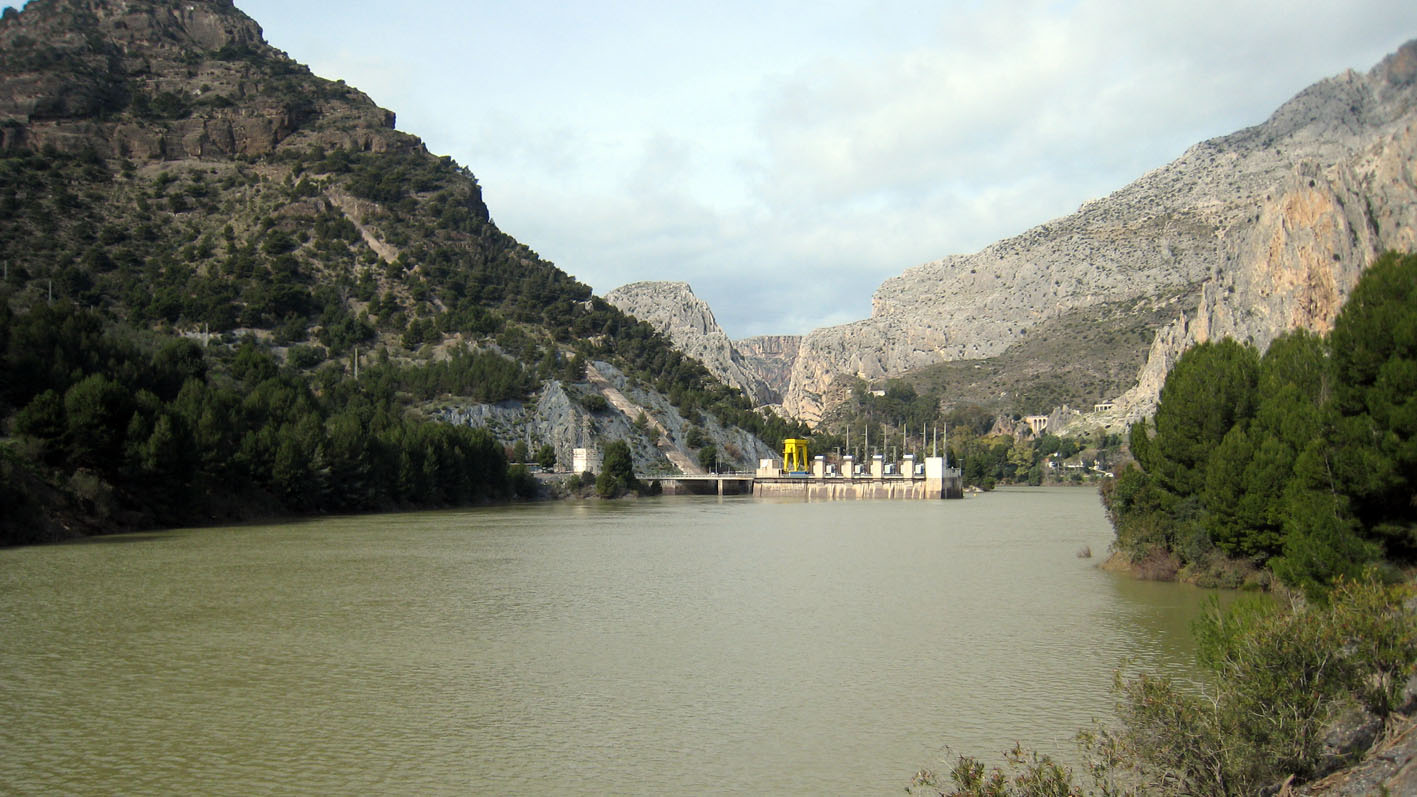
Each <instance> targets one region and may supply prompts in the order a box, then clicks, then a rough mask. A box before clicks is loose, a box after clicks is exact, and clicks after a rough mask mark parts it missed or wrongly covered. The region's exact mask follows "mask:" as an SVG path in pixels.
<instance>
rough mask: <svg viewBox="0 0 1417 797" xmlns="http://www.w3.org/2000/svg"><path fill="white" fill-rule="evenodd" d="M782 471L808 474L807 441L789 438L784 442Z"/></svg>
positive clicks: (799, 438)
mask: <svg viewBox="0 0 1417 797" xmlns="http://www.w3.org/2000/svg"><path fill="white" fill-rule="evenodd" d="M782 469H783V470H784V471H786V472H788V473H806V472H807V441H806V439H805V438H801V437H789V438H787V439H786V440H783V441H782Z"/></svg>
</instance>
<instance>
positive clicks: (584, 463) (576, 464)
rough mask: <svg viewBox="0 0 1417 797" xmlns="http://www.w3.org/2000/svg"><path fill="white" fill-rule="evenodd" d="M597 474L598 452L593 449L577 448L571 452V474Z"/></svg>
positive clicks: (598, 469) (598, 470)
mask: <svg viewBox="0 0 1417 797" xmlns="http://www.w3.org/2000/svg"><path fill="white" fill-rule="evenodd" d="M587 471H589V472H590V473H599V472H600V451H599V450H597V449H594V448H577V449H575V450H574V451H572V452H571V472H572V473H586V472H587Z"/></svg>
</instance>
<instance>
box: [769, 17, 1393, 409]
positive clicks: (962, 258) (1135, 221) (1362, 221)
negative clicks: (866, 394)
mask: <svg viewBox="0 0 1417 797" xmlns="http://www.w3.org/2000/svg"><path fill="white" fill-rule="evenodd" d="M1414 76H1417V42H1412V43H1409V44H1407V45H1404V46H1403V48H1402V49H1401V50H1399V51H1398V52H1397V53H1395V54H1394V55H1392V56H1389V57H1388V58H1387V59H1385V60H1384V61H1383V62H1382V63H1381V64H1379V65H1378V66H1376V67H1374V68H1373V69H1372V70H1371V71H1370V72H1368V73H1367V74H1359V73H1356V72H1352V71H1349V72H1346V73H1344V74H1342V75H1339V76H1337V77H1333V78H1329V79H1327V80H1323V81H1320V82H1319V83H1317V84H1315V85H1313V86H1311V87H1310V88H1308V89H1306V90H1305V91H1303V92H1301V93H1300V94H1299V95H1297V96H1296V97H1294V99H1292V100H1290V101H1289V102H1288V103H1286V104H1285V105H1284V106H1283V107H1281V108H1280V109H1279V110H1277V111H1276V112H1275V113H1274V115H1273V116H1271V117H1270V119H1269V120H1267V121H1266V122H1265V123H1263V124H1261V125H1257V126H1255V127H1252V128H1248V129H1246V130H1242V131H1240V132H1238V133H1234V134H1232V135H1229V136H1225V137H1222V138H1217V139H1213V140H1210V141H1206V142H1202V143H1200V144H1197V145H1196V146H1194V147H1192V148H1191V149H1190V150H1188V151H1187V152H1186V153H1185V154H1184V155H1182V156H1181V157H1180V158H1178V159H1177V160H1176V161H1174V162H1172V163H1171V164H1168V165H1167V166H1164V167H1162V168H1160V169H1157V170H1155V171H1153V172H1151V173H1149V174H1146V175H1144V176H1143V177H1141V178H1140V179H1139V180H1137V181H1136V182H1134V183H1132V184H1131V185H1128V186H1126V187H1125V188H1122V189H1121V190H1119V191H1117V192H1116V193H1114V194H1112V195H1110V196H1108V197H1106V198H1104V199H1100V200H1096V201H1093V202H1089V203H1087V204H1085V205H1083V206H1082V207H1081V208H1079V209H1078V211H1077V212H1075V213H1073V214H1072V215H1070V216H1066V217H1064V218H1061V219H1056V220H1054V221H1050V222H1048V223H1047V224H1043V225H1040V226H1038V227H1035V228H1033V229H1031V230H1029V231H1027V232H1025V233H1023V234H1022V235H1019V236H1016V237H1014V238H1009V239H1007V240H1004V241H1000V242H998V243H995V244H993V245H991V246H989V247H986V248H985V249H983V250H981V251H980V252H977V253H975V254H973V255H956V256H950V257H946V258H943V259H941V260H937V261H934V262H932V263H926V264H924V265H921V266H917V267H915V268H912V269H909V270H907V271H906V272H905V273H904V274H902V275H900V276H899V277H895V278H892V279H890V280H887V281H886V282H885V283H883V284H882V285H881V287H880V288H879V289H878V290H877V291H876V294H875V296H874V298H873V302H872V315H871V317H870V318H869V319H865V320H863V321H858V322H855V323H851V324H847V325H844V326H839V327H831V328H827V329H820V330H816V331H814V332H812V333H810V334H809V335H807V337H806V338H805V339H804V340H803V342H802V348H801V352H800V354H799V356H798V359H797V362H796V365H795V366H794V368H793V373H792V379H791V384H790V386H789V388H788V391H787V394H786V396H785V397H784V404H785V406H786V408H787V410H788V411H789V412H791V413H793V414H794V415H797V416H799V417H802V418H804V419H806V420H808V421H811V422H815V421H816V420H818V419H820V417H821V414H822V412H823V410H824V409H825V407H826V406H827V405H828V404H829V403H830V400H831V392H832V387H831V386H832V384H833V382H834V381H836V380H840V379H842V378H843V377H845V378H854V377H863V378H867V379H875V378H880V377H883V376H894V375H899V374H902V373H905V372H909V371H914V370H918V369H920V368H923V367H926V366H931V365H936V364H939V363H942V362H948V361H957V360H984V359H989V358H996V357H999V356H1000V355H1002V354H1003V353H1004V352H1006V351H1008V350H1009V349H1010V348H1012V347H1015V346H1017V345H1019V344H1020V343H1022V342H1023V341H1024V340H1025V339H1027V338H1028V336H1030V335H1033V334H1034V333H1035V332H1037V333H1040V334H1049V333H1048V329H1049V327H1048V326H1047V323H1046V322H1048V321H1049V320H1050V319H1054V318H1057V317H1060V316H1063V315H1066V314H1070V313H1077V312H1080V311H1081V312H1087V311H1089V310H1090V309H1091V308H1097V307H1102V306H1104V305H1108V304H1116V303H1118V302H1128V301H1133V302H1137V303H1138V306H1141V305H1142V304H1145V303H1146V302H1148V301H1150V302H1151V303H1153V304H1154V303H1155V302H1156V301H1157V300H1159V299H1160V298H1161V297H1164V296H1171V295H1177V294H1179V295H1181V296H1183V301H1182V302H1181V304H1182V305H1183V306H1185V307H1188V308H1196V310H1195V312H1194V313H1190V314H1188V315H1186V316H1182V317H1179V318H1177V319H1176V320H1175V322H1173V323H1172V324H1170V325H1164V326H1163V327H1162V328H1154V329H1156V340H1155V342H1154V343H1153V345H1152V350H1151V352H1150V356H1149V358H1148V362H1147V365H1146V366H1145V367H1144V368H1143V369H1142V372H1141V374H1140V375H1139V377H1138V381H1137V382H1135V383H1132V384H1116V385H1113V386H1112V388H1113V392H1112V393H1111V394H1110V395H1106V396H1096V397H1094V398H1095V400H1098V401H1100V400H1101V399H1103V398H1115V397H1117V396H1119V395H1121V394H1123V393H1124V392H1125V393H1126V395H1125V396H1124V397H1123V398H1122V399H1120V400H1119V401H1118V402H1117V404H1118V410H1116V411H1115V414H1117V415H1118V416H1122V415H1129V414H1130V415H1135V414H1139V413H1144V412H1146V411H1149V409H1150V407H1151V406H1152V405H1153V404H1154V401H1155V396H1156V392H1157V390H1158V389H1159V387H1160V380H1161V379H1164V375H1165V371H1166V369H1167V368H1169V366H1170V363H1171V362H1173V361H1174V359H1175V357H1176V356H1179V353H1180V351H1182V350H1184V348H1185V347H1186V346H1189V345H1191V344H1192V343H1194V342H1195V341H1197V340H1205V339H1207V338H1208V337H1210V336H1216V335H1221V334H1230V335H1234V336H1237V337H1241V338H1243V339H1246V340H1253V341H1255V342H1256V343H1258V344H1260V345H1267V344H1268V342H1269V341H1270V340H1272V339H1273V338H1274V337H1275V336H1276V335H1277V334H1279V333H1280V332H1282V331H1284V330H1285V329H1288V328H1292V327H1293V326H1300V325H1302V326H1313V327H1314V328H1318V329H1323V328H1325V326H1324V325H1325V324H1331V323H1332V318H1333V313H1334V312H1336V310H1337V308H1338V306H1339V305H1340V304H1341V303H1342V300H1343V298H1344V297H1345V296H1346V295H1347V291H1348V290H1349V289H1350V288H1351V287H1352V284H1353V282H1354V281H1356V278H1357V275H1358V274H1359V273H1361V271H1362V269H1363V268H1364V267H1366V266H1367V264H1368V263H1370V262H1371V261H1372V260H1373V259H1374V257H1375V256H1376V254H1377V253H1378V252H1380V251H1381V250H1383V249H1386V248H1389V247H1395V248H1411V247H1412V246H1413V243H1414V236H1417V233H1414V229H1417V227H1414V218H1413V217H1414V214H1417V210H1414V208H1417V190H1414V182H1413V179H1412V177H1413V166H1412V164H1413V153H1414V149H1413V125H1414V124H1417V85H1414V83H1417V78H1414ZM1311 181H1312V182H1311ZM1124 322H1125V319H1121V320H1119V321H1118V323H1119V324H1122V323H1124ZM1054 328H1055V329H1057V328H1058V327H1057V325H1054ZM1029 342H1030V343H1035V344H1036V343H1037V341H1035V340H1030V341H1029ZM1129 388H1131V389H1130V390H1129Z"/></svg>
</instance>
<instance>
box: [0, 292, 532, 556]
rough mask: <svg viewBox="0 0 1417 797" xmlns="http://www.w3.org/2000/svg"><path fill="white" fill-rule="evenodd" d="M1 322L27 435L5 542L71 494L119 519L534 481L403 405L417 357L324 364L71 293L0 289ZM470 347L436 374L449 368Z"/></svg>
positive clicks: (484, 491) (9, 454)
mask: <svg viewBox="0 0 1417 797" xmlns="http://www.w3.org/2000/svg"><path fill="white" fill-rule="evenodd" d="M0 322H3V323H0V336H2V337H0V353H3V369H0V370H3V373H4V374H5V376H6V378H5V381H4V383H3V385H0V400H3V406H4V407H5V408H6V409H7V412H8V411H10V410H13V417H12V419H11V431H12V432H13V435H14V436H13V439H11V440H10V441H9V443H8V444H7V445H5V446H4V447H3V449H0V450H3V454H4V456H3V459H0V465H2V466H3V469H4V474H3V475H4V479H3V486H0V489H3V490H4V493H5V494H4V495H3V496H0V498H3V503H4V505H5V508H6V509H5V514H4V517H3V522H0V544H16V543H25V542H35V541H39V540H41V539H44V538H45V535H47V534H50V533H52V529H47V528H46V525H47V524H46V516H47V515H48V513H51V512H53V511H54V510H55V509H56V507H63V506H66V505H67V506H68V511H69V513H70V514H71V515H72V516H73V517H72V519H74V520H77V521H86V522H88V523H90V524H93V525H94V526H95V527H96V528H101V529H105V530H107V529H111V528H112V527H114V526H117V527H129V528H133V527H142V526H151V525H170V524H182V523H193V522H203V521H208V520H210V519H212V518H223V517H240V516H243V515H245V514H274V513H280V512H288V513H305V512H352V511H366V510H374V509H384V508H393V507H415V506H418V507H421V506H441V505H452V504H463V503H467V502H472V501H480V500H486V499H495V498H505V497H509V496H510V495H512V494H513V493H514V492H519V493H523V494H524V493H525V492H526V489H527V485H526V484H525V478H524V477H522V476H521V474H518V473H515V472H512V471H511V470H510V469H509V467H508V463H507V460H506V456H505V454H504V452H503V449H502V446H501V445H500V444H499V443H498V442H497V441H496V440H495V439H494V438H493V437H492V436H491V435H490V434H489V433H488V432H487V431H485V430H480V429H471V428H467V427H459V426H452V425H449V424H442V423H435V422H432V421H427V420H424V419H421V418H418V417H415V416H413V415H410V414H409V413H408V412H407V411H406V410H405V408H404V404H403V403H402V402H401V401H400V400H399V398H398V396H397V392H398V391H399V390H400V389H404V388H407V387H408V386H409V382H410V381H413V380H414V379H415V375H414V374H413V372H412V371H410V370H409V369H407V368H394V367H392V366H378V365H376V366H374V367H372V368H371V369H369V371H368V372H367V373H368V376H365V374H361V376H360V378H359V379H358V380H355V379H353V378H350V377H348V376H346V374H345V373H344V372H343V371H342V370H341V369H334V368H327V369H322V370H320V371H318V372H316V373H315V374H313V375H311V374H306V373H304V372H301V371H299V370H297V369H294V368H291V367H289V366H283V365H281V364H280V363H278V362H277V361H276V359H275V357H273V356H272V355H271V354H270V353H269V352H268V351H265V350H264V349H262V348H260V347H259V346H257V345H256V344H255V343H253V342H251V341H246V342H244V343H242V344H241V345H239V346H237V347H233V348H230V349H228V348H226V347H221V348H219V349H216V350H212V351H208V350H206V349H204V348H202V347H201V346H200V345H198V344H197V343H196V342H194V341H191V340H188V339H182V338H177V339H173V338H161V337H157V336H146V335H142V334H139V333H136V332H133V331H131V330H126V329H125V328H123V327H106V326H105V325H104V323H103V321H102V319H101V318H100V317H99V316H98V314H97V313H95V312H93V311H89V310H83V309H79V308H75V307H73V306H72V305H69V304H67V303H57V304H55V305H54V306H52V307H51V306H49V305H39V306H36V307H34V308H33V309H31V310H29V311H27V312H24V313H19V314H13V313H11V312H10V311H9V309H8V308H7V307H5V306H4V305H0ZM461 361H463V362H464V364H466V365H468V366H469V367H471V366H472V364H474V363H476V362H478V360H477V358H474V357H472V356H471V355H466V356H464V357H463V358H461ZM457 362H459V358H455V359H454V365H444V366H443V367H441V368H440V369H438V370H437V371H436V372H435V373H432V374H429V375H427V376H426V377H422V378H426V379H428V380H430V381H431V382H433V383H435V384H436V383H438V382H440V381H441V380H442V379H444V378H447V376H446V375H447V373H448V372H449V369H456V368H457ZM513 382H514V383H515V384H514V385H513V386H514V387H515V389H522V388H523V387H524V382H516V381H515V380H513ZM532 486H533V487H534V485H532Z"/></svg>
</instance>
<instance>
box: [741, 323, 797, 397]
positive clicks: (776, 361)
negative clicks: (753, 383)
mask: <svg viewBox="0 0 1417 797" xmlns="http://www.w3.org/2000/svg"><path fill="white" fill-rule="evenodd" d="M801 347H802V336H801V335H758V336H756V337H751V338H743V339H742V340H735V341H733V348H734V350H735V351H737V352H738V354H739V356H741V357H742V362H743V367H744V368H746V369H747V370H748V373H750V374H752V375H753V376H755V377H757V378H758V379H759V380H761V381H762V382H763V384H765V385H767V387H768V390H769V396H768V397H767V398H768V399H769V400H771V401H772V402H781V401H782V395H783V393H785V392H786V391H787V385H788V383H789V382H790V381H791V380H792V366H793V364H794V363H796V362H797V352H798V350H799V349H801Z"/></svg>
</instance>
